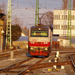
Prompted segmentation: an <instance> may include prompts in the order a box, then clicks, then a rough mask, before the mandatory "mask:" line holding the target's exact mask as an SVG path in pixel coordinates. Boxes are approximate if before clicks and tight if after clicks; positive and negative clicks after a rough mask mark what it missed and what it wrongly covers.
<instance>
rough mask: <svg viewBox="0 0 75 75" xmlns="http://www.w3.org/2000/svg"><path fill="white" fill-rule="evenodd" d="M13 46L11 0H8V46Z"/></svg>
mask: <svg viewBox="0 0 75 75" xmlns="http://www.w3.org/2000/svg"><path fill="white" fill-rule="evenodd" d="M8 45H9V46H10V48H11V0H8V6H7V25H6V46H8Z"/></svg>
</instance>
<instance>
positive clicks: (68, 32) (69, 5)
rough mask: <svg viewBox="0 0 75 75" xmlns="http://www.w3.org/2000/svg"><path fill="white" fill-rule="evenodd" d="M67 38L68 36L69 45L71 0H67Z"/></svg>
mask: <svg viewBox="0 0 75 75" xmlns="http://www.w3.org/2000/svg"><path fill="white" fill-rule="evenodd" d="M67 38H68V39H69V38H70V46H71V0H68V27H67Z"/></svg>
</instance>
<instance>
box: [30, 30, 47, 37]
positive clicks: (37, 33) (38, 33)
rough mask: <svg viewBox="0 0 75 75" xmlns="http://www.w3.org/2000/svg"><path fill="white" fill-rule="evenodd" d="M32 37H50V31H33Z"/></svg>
mask: <svg viewBox="0 0 75 75" xmlns="http://www.w3.org/2000/svg"><path fill="white" fill-rule="evenodd" d="M31 36H32V37H48V31H31Z"/></svg>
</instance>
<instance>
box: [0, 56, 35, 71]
mask: <svg viewBox="0 0 75 75" xmlns="http://www.w3.org/2000/svg"><path fill="white" fill-rule="evenodd" d="M33 58H34V57H32V58H28V59H25V60H23V61H21V62H18V63H16V64H13V65H10V66H8V67H6V68H3V69H0V72H3V71H7V70H9V69H10V68H12V67H13V66H18V65H21V64H23V63H25V62H27V61H29V60H32V59H33Z"/></svg>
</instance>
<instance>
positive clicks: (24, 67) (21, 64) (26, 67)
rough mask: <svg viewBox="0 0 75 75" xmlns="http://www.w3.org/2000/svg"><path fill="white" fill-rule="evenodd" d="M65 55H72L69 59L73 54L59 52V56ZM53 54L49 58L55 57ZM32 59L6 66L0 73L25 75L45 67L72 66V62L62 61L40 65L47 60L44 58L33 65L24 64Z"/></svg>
mask: <svg viewBox="0 0 75 75" xmlns="http://www.w3.org/2000/svg"><path fill="white" fill-rule="evenodd" d="M67 53H72V55H71V57H72V56H73V53H74V52H60V54H67ZM55 54H56V53H55V52H54V53H51V54H50V56H52V55H54V56H55ZM33 59H34V57H32V58H28V59H27V60H24V61H21V62H18V63H16V64H13V65H11V66H8V67H6V68H3V69H0V73H6V74H7V73H12V75H14V74H17V75H25V74H26V73H28V72H31V71H32V70H36V69H41V68H46V67H53V65H72V60H69V61H62V62H60V61H58V62H49V63H41V62H43V61H44V60H46V59H48V58H46V57H45V58H42V59H40V60H38V61H37V62H35V63H34V64H24V63H26V62H29V61H30V60H33ZM36 59H37V58H36ZM14 69H15V70H14ZM16 69H17V70H16ZM18 69H19V70H18ZM20 69H22V70H20ZM13 73H14V74H13Z"/></svg>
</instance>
